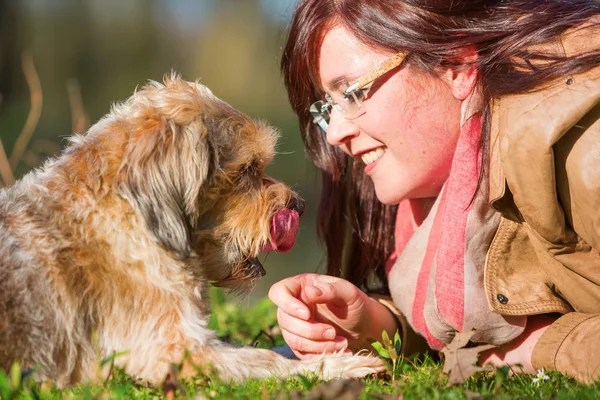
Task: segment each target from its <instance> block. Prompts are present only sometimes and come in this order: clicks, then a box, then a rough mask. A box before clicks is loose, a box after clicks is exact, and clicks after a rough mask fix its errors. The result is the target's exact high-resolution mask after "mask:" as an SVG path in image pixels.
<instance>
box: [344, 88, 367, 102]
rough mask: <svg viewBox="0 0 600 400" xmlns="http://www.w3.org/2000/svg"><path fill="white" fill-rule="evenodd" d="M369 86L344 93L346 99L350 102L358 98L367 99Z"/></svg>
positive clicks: (359, 99) (360, 99)
mask: <svg viewBox="0 0 600 400" xmlns="http://www.w3.org/2000/svg"><path fill="white" fill-rule="evenodd" d="M366 93H367V88H363V89H358V90H355V91H353V92H350V93H347V94H344V100H345V101H347V102H350V103H354V102H355V101H356V100H358V101H362V100H364V99H365V96H366Z"/></svg>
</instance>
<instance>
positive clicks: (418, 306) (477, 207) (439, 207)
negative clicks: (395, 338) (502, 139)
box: [387, 113, 525, 349]
mask: <svg viewBox="0 0 600 400" xmlns="http://www.w3.org/2000/svg"><path fill="white" fill-rule="evenodd" d="M480 138H481V115H480V114H479V113H476V114H474V115H472V116H470V117H469V118H468V119H467V120H466V121H465V122H464V123H463V124H462V127H461V133H460V135H459V138H458V142H457V146H456V151H455V154H454V158H453V161H452V166H451V169H450V175H449V178H448V180H447V181H446V183H445V184H444V186H443V188H442V191H441V192H440V195H439V196H438V198H437V200H436V201H435V204H434V205H433V207H432V209H431V211H430V212H429V214H428V216H427V217H426V218H425V220H424V221H423V223H422V224H421V225H420V226H415V223H414V219H415V218H414V214H413V210H412V208H411V204H410V200H408V201H404V202H402V203H400V205H399V207H398V214H397V217H396V231H395V240H396V248H395V253H394V254H393V255H392V257H390V260H389V261H388V265H387V268H388V281H389V286H390V292H391V294H392V297H393V299H394V302H395V303H396V305H397V306H398V307H399V308H400V310H401V311H402V313H403V314H404V315H405V316H406V318H407V320H408V321H409V323H410V324H411V325H412V327H413V328H414V329H415V331H417V332H419V333H420V334H422V335H423V336H424V337H425V338H426V339H427V342H428V343H429V345H430V346H431V347H432V348H433V349H441V348H442V347H443V346H444V345H445V344H447V343H449V342H450V341H451V340H452V338H453V337H454V335H455V333H456V332H463V331H468V330H471V329H475V330H476V334H475V335H474V336H473V340H474V341H476V342H485V343H491V344H501V343H505V342H507V341H509V340H511V339H513V338H515V337H516V336H518V335H519V334H521V332H522V331H523V329H524V325H525V317H504V316H502V315H500V314H495V313H492V312H491V311H489V308H488V305H487V300H486V297H485V292H484V285H483V274H484V266H485V257H486V254H487V250H488V248H489V245H490V243H491V240H492V238H493V235H494V233H495V231H496V229H497V227H498V223H499V215H498V214H497V213H496V212H495V211H494V210H492V209H491V207H489V205H488V202H487V193H488V191H487V190H486V189H487V181H486V180H483V181H482V182H481V183H480V185H481V187H480V188H479V190H478V187H477V185H478V182H479V174H480V171H481V145H480Z"/></svg>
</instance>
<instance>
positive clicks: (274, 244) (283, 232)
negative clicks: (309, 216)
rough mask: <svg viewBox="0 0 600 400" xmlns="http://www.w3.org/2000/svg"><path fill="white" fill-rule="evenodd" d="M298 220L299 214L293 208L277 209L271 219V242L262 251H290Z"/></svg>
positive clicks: (294, 238)
mask: <svg viewBox="0 0 600 400" xmlns="http://www.w3.org/2000/svg"><path fill="white" fill-rule="evenodd" d="M299 221H300V215H299V214H298V212H297V211H295V210H290V209H289V208H284V209H282V210H279V211H277V213H276V214H275V215H274V216H273V220H272V221H271V243H269V244H268V245H267V246H266V247H265V248H263V251H273V250H274V251H277V252H279V253H285V252H287V251H290V250H291V249H292V247H294V241H295V240H296V231H297V230H298V223H299Z"/></svg>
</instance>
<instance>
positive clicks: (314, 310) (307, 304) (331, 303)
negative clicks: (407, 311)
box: [269, 274, 397, 358]
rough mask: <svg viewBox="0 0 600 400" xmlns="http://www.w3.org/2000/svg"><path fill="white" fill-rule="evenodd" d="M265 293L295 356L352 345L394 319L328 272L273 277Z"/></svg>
mask: <svg viewBox="0 0 600 400" xmlns="http://www.w3.org/2000/svg"><path fill="white" fill-rule="evenodd" d="M269 298H270V299H271V300H272V301H273V302H274V303H275V304H276V305H277V307H278V309H277V320H278V321H279V326H280V328H281V332H282V334H283V338H284V339H285V341H286V342H287V344H288V345H289V346H290V348H291V349H292V351H293V352H294V354H296V356H298V357H299V358H311V357H314V356H320V355H322V354H323V353H332V352H339V351H352V350H359V349H361V348H365V347H367V346H368V345H369V342H368V339H369V338H372V339H376V340H377V339H379V338H380V337H381V332H382V330H383V329H386V330H387V331H388V333H390V334H393V332H395V331H396V329H397V327H396V320H395V318H394V317H393V315H392V314H391V313H390V312H389V311H388V310H387V309H386V308H385V307H384V306H383V305H381V304H379V303H378V302H377V301H375V300H373V299H371V298H370V297H369V296H367V295H366V294H365V293H363V292H362V291H361V290H360V289H359V288H358V287H356V286H355V285H353V284H352V283H350V282H348V281H346V280H344V279H341V278H336V277H332V276H328V275H319V274H302V275H296V276H293V277H290V278H287V279H284V280H282V281H280V282H277V283H275V284H274V285H273V286H272V287H271V289H270V290H269Z"/></svg>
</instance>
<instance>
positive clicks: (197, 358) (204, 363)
mask: <svg viewBox="0 0 600 400" xmlns="http://www.w3.org/2000/svg"><path fill="white" fill-rule="evenodd" d="M385 369H386V367H385V365H384V364H383V363H382V361H381V360H380V359H379V358H378V357H374V356H371V355H365V356H359V355H351V356H348V355H342V354H339V355H338V354H334V355H324V356H323V357H321V358H319V359H316V360H305V361H303V360H291V359H288V358H285V357H283V356H281V355H279V354H277V353H275V352H274V351H271V350H267V349H257V348H254V347H233V346H230V345H227V344H224V343H221V342H216V343H214V344H212V345H210V346H206V347H203V348H202V349H198V350H196V351H194V352H193V353H192V354H191V357H190V358H189V359H188V360H186V361H185V362H184V365H183V369H182V375H183V376H191V375H195V374H196V373H197V372H198V371H201V372H208V371H211V370H215V371H216V372H217V373H218V374H219V376H220V378H221V379H222V380H224V381H234V382H241V381H244V380H246V379H249V378H253V379H260V378H266V377H270V376H277V377H280V378H286V377H288V376H291V375H294V374H306V373H315V374H317V375H318V376H319V377H321V378H322V379H339V378H358V377H363V376H366V375H369V374H373V373H377V372H381V371H384V370H385Z"/></svg>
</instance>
